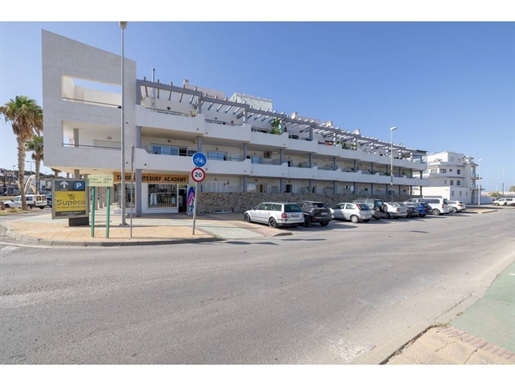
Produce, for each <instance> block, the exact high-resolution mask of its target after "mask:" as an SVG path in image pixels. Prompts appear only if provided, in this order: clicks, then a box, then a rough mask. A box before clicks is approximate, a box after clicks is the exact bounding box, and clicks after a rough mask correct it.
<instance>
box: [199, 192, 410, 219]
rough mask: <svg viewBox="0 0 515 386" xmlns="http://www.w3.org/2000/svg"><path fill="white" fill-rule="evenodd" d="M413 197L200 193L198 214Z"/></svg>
mask: <svg viewBox="0 0 515 386" xmlns="http://www.w3.org/2000/svg"><path fill="white" fill-rule="evenodd" d="M411 197H412V196H409V195H405V196H397V195H396V196H377V195H374V196H363V195H358V194H352V193H349V194H334V195H333V194H328V195H322V194H316V193H298V194H296V193H257V192H253V193H213V192H200V193H198V203H197V213H198V214H199V215H202V214H209V213H215V212H216V211H221V210H231V211H232V212H234V213H243V212H245V211H246V210H248V209H250V208H252V207H254V206H256V205H257V204H259V203H261V202H264V201H274V202H295V201H303V200H309V201H322V202H324V203H326V204H327V205H328V206H330V207H331V206H333V205H336V204H338V203H339V202H348V201H352V200H357V199H358V198H379V199H382V200H384V201H400V202H403V201H406V200H407V199H408V198H411Z"/></svg>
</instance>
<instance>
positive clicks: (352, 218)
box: [350, 216, 359, 224]
mask: <svg viewBox="0 0 515 386" xmlns="http://www.w3.org/2000/svg"><path fill="white" fill-rule="evenodd" d="M350 220H351V221H352V222H353V223H354V224H356V223H357V222H359V218H358V216H350Z"/></svg>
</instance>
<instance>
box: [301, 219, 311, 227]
mask: <svg viewBox="0 0 515 386" xmlns="http://www.w3.org/2000/svg"><path fill="white" fill-rule="evenodd" d="M302 225H304V226H305V227H306V228H307V227H310V226H311V218H310V217H309V216H305V217H304V224H302Z"/></svg>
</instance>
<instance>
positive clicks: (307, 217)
mask: <svg viewBox="0 0 515 386" xmlns="http://www.w3.org/2000/svg"><path fill="white" fill-rule="evenodd" d="M297 204H298V205H299V206H300V207H301V208H302V211H303V212H304V226H305V227H309V226H311V224H313V223H317V224H320V225H322V226H323V227H325V226H327V225H328V224H329V222H330V221H331V220H332V217H331V210H330V209H329V207H328V206H327V205H326V204H324V203H323V202H320V201H300V202H297Z"/></svg>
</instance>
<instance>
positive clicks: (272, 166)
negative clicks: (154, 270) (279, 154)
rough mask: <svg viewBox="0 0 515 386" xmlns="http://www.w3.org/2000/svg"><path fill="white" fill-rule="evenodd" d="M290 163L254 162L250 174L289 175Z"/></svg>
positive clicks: (257, 175)
mask: <svg viewBox="0 0 515 386" xmlns="http://www.w3.org/2000/svg"><path fill="white" fill-rule="evenodd" d="M288 169H289V168H288V163H286V162H284V163H282V164H279V163H277V162H270V163H252V164H251V166H250V175H251V176H255V177H278V178H281V177H282V178H286V177H288Z"/></svg>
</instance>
